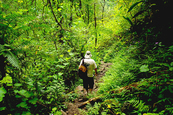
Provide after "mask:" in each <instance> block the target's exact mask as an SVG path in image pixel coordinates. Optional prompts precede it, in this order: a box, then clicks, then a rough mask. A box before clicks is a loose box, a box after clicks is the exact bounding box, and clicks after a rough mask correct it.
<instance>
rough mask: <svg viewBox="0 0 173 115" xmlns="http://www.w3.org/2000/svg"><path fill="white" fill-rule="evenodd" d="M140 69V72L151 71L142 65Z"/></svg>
mask: <svg viewBox="0 0 173 115" xmlns="http://www.w3.org/2000/svg"><path fill="white" fill-rule="evenodd" d="M139 69H140V72H147V71H149V68H148V65H142V66H141V67H140V68H139Z"/></svg>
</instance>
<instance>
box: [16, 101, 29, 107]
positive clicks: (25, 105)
mask: <svg viewBox="0 0 173 115" xmlns="http://www.w3.org/2000/svg"><path fill="white" fill-rule="evenodd" d="M16 107H22V108H27V104H26V102H21V103H19V104H18V105H16Z"/></svg>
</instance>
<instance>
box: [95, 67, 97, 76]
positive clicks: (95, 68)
mask: <svg viewBox="0 0 173 115" xmlns="http://www.w3.org/2000/svg"><path fill="white" fill-rule="evenodd" d="M95 76H97V68H95Z"/></svg>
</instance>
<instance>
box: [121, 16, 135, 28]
mask: <svg viewBox="0 0 173 115" xmlns="http://www.w3.org/2000/svg"><path fill="white" fill-rule="evenodd" d="M123 18H124V19H126V20H127V21H128V22H129V24H131V26H133V23H132V21H131V20H130V19H129V18H128V17H124V16H123Z"/></svg>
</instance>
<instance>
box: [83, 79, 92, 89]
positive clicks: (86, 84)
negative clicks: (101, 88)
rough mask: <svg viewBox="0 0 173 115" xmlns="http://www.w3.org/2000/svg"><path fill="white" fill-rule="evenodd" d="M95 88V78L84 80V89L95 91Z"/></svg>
mask: <svg viewBox="0 0 173 115" xmlns="http://www.w3.org/2000/svg"><path fill="white" fill-rule="evenodd" d="M93 86H94V78H93V77H86V78H84V79H83V87H84V88H85V89H86V90H88V89H93Z"/></svg>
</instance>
